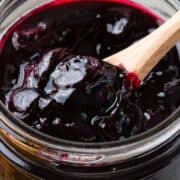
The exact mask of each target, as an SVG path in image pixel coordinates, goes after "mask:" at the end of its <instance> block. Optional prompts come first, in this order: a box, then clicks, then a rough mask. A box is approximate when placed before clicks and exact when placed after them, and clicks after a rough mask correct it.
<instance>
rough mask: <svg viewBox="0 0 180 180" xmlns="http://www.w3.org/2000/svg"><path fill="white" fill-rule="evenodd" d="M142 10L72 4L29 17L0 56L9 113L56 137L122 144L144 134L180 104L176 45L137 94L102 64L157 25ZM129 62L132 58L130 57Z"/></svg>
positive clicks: (0, 85) (0, 84)
mask: <svg viewBox="0 0 180 180" xmlns="http://www.w3.org/2000/svg"><path fill="white" fill-rule="evenodd" d="M158 22H159V21H158V19H157V18H156V17H155V16H152V15H151V14H150V13H147V12H146V11H142V10H141V11H140V9H137V8H134V7H131V6H129V5H123V4H118V3H112V2H111V3H108V2H104V3H102V2H101V3H98V2H96V3H90V2H88V3H82V2H81V3H70V4H64V5H61V6H56V7H51V8H49V9H46V10H44V11H42V12H39V13H36V14H35V15H33V16H30V17H28V18H27V19H26V20H24V21H23V22H22V23H19V24H18V25H17V26H16V27H15V28H14V29H13V32H11V33H10V35H9V36H8V38H7V40H6V42H5V43H4V45H3V48H2V53H1V55H0V59H1V61H0V67H1V71H0V98H1V100H2V101H3V102H4V104H5V105H6V107H7V108H8V109H9V110H10V111H11V112H12V113H13V114H14V116H15V117H16V118H18V119H20V120H22V121H23V122H24V123H26V124H28V125H29V126H31V127H32V128H34V129H37V130H39V131H41V132H44V133H46V134H49V135H52V136H54V137H58V138H62V139H66V140H73V141H81V142H105V141H114V140H123V139H126V138H129V137H131V136H134V135H136V134H139V133H142V132H144V131H147V130H148V129H150V128H152V127H154V126H155V125H157V124H159V123H160V122H162V121H163V120H164V119H165V118H167V117H168V116H169V115H170V114H171V113H172V112H173V111H174V110H175V109H176V108H177V107H178V106H179V105H180V94H179V91H180V62H179V56H178V51H177V49H176V48H173V49H172V50H171V51H170V52H169V53H168V54H167V55H166V56H165V57H164V59H163V60H162V61H161V62H160V64H159V65H158V66H157V67H155V68H154V69H153V71H152V72H151V73H150V74H149V76H148V77H147V78H146V79H145V81H144V82H142V85H141V87H140V88H139V89H137V90H136V91H134V90H129V89H128V88H127V87H126V83H125V76H126V74H125V73H124V72H123V71H122V70H120V69H118V68H116V67H113V66H111V65H108V64H106V63H103V62H102V61H101V59H103V58H105V57H107V56H109V55H111V54H113V53H115V52H118V51H120V50H121V49H123V48H125V47H127V46H129V45H130V44H132V43H134V42H135V41H137V40H138V39H140V38H142V37H143V36H145V35H147V34H148V33H150V32H152V31H153V30H154V29H155V28H157V27H158V25H159V23H158ZM131 61H133V59H131Z"/></svg>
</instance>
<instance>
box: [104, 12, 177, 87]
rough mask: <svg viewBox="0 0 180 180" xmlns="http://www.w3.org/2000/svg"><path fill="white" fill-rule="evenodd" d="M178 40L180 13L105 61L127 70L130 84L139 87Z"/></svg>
mask: <svg viewBox="0 0 180 180" xmlns="http://www.w3.org/2000/svg"><path fill="white" fill-rule="evenodd" d="M178 40H180V11H178V12H177V13H176V14H175V15H174V16H173V17H172V18H170V19H169V20H168V21H166V22H165V23H164V24H163V25H161V26H160V27H159V28H158V29H156V30H155V31H153V32H152V33H151V34H149V35H147V36H146V37H144V38H143V39H141V40H139V41H138V42H136V43H134V44H133V45H131V46H129V47H128V48H126V49H124V50H122V51H120V52H118V53H116V54H113V55H111V56H110V57H107V58H105V59H104V61H105V62H106V63H109V64H111V65H114V66H118V67H120V68H123V69H125V71H126V72H127V78H128V82H131V84H133V85H134V86H135V87H138V86H139V85H140V82H141V81H142V80H144V78H145V77H146V76H147V75H148V74H149V72H150V71H151V70H152V69H153V67H154V66H156V65H157V64H158V62H159V61H160V60H161V59H162V58H163V57H164V56H165V55H166V53H167V52H168V51H169V50H170V49H171V48H172V47H173V46H175V44H176V43H177V41H178Z"/></svg>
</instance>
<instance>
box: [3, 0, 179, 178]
mask: <svg viewBox="0 0 180 180" xmlns="http://www.w3.org/2000/svg"><path fill="white" fill-rule="evenodd" d="M72 1H73V0H66V1H65V2H72ZM82 1H83V0H82ZM92 1H93V0H92ZM51 2H52V0H38V1H37V0H24V1H19V0H9V1H8V0H4V1H2V2H1V4H0V40H2V39H3V37H4V36H5V35H6V33H7V30H8V29H9V28H10V27H11V26H12V25H13V24H14V23H15V22H16V21H17V20H18V19H19V18H20V17H22V15H25V14H28V13H29V12H31V11H32V10H33V9H35V8H37V7H40V6H42V5H45V4H47V3H51ZM59 2H60V0H59ZM61 2H63V1H61ZM134 2H137V3H140V4H141V5H144V6H145V7H147V8H148V9H150V10H151V11H153V12H155V13H157V14H159V15H160V16H162V17H163V18H169V17H170V16H172V15H173V14H174V13H175V12H176V11H177V10H178V9H180V2H179V1H173V0H169V1H167V0H159V1H158V2H157V0H152V1H149V0H134ZM179 115H180V109H177V111H176V112H175V113H174V114H172V115H171V116H170V117H169V118H167V120H165V121H164V122H163V123H161V124H160V125H159V126H157V127H155V128H153V129H151V130H149V131H147V132H146V133H143V134H141V135H138V136H137V137H134V138H132V139H130V140H127V141H124V142H118V141H116V142H111V143H97V144H93V143H92V144H84V143H75V142H70V141H64V140H59V139H56V138H52V137H49V136H47V135H43V134H41V133H39V132H36V131H34V130H32V129H30V128H29V127H27V126H26V125H24V124H23V123H22V122H20V121H18V120H17V119H14V117H12V115H11V113H9V112H8V111H7V110H6V108H5V107H4V105H3V104H2V103H0V140H1V141H0V151H1V154H0V160H1V164H0V178H1V177H2V178H3V179H5V180H6V179H8V178H9V179H11V178H12V179H41V178H42V179H59V178H60V177H61V178H62V179H66V180H68V179H80V178H82V179H93V178H94V179H111V178H112V179H120V178H121V179H122V180H124V179H125V180H126V179H127V180H131V179H140V178H141V179H158V180H169V179H173V180H176V179H177V180H178V179H179V177H180V174H179V172H180V158H179V151H180V140H179V129H180V118H179V117H180V116H179Z"/></svg>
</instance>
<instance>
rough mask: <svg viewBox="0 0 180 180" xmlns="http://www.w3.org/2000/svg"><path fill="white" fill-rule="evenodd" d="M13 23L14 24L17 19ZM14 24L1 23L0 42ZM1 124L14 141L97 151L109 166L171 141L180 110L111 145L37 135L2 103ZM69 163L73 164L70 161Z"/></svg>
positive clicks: (178, 128)
mask: <svg viewBox="0 0 180 180" xmlns="http://www.w3.org/2000/svg"><path fill="white" fill-rule="evenodd" d="M77 1H78V0H77ZM99 1H101V0H99ZM107 1H108V0H107ZM26 2H27V4H28V2H30V1H26ZM51 2H52V1H51V0H46V1H44V0H40V1H38V2H37V1H34V2H33V3H34V4H33V3H32V4H31V5H30V3H29V4H28V5H30V7H28V11H27V10H26V9H23V12H24V13H22V14H29V12H31V11H32V10H34V9H36V8H35V7H36V6H38V8H39V7H41V6H42V5H46V4H48V3H51ZM67 2H68V0H67ZM73 2H74V1H73ZM0 5H1V4H0ZM25 12H26V13H25ZM11 18H12V17H11ZM0 19H1V17H0ZM13 19H15V17H13ZM15 20H16V22H17V21H18V20H19V19H15ZM13 24H14V21H13V20H12V19H9V22H7V23H4V27H5V26H6V28H4V27H3V28H4V31H3V33H2V34H1V35H0V39H2V38H3V37H4V34H5V33H6V32H7V31H8V29H9V28H8V27H11V25H13ZM0 29H1V28H0ZM1 122H2V126H3V125H4V126H5V127H7V129H8V130H7V131H8V133H10V134H12V133H13V135H15V136H14V138H16V139H18V140H20V141H21V140H22V139H23V140H24V142H33V143H34V144H37V145H38V146H41V147H44V146H45V147H47V148H49V149H53V150H59V151H63V152H66V151H71V152H72V153H79V154H85V155H87V154H92V155H93V154H97V152H98V153H99V154H100V159H103V160H102V161H101V160H100V159H99V163H108V162H109V161H110V160H112V157H113V155H114V154H117V153H118V154H119V155H118V156H117V157H116V158H117V160H118V161H121V160H125V159H128V158H133V157H136V156H138V155H142V154H145V153H147V152H149V151H151V150H153V149H154V148H156V147H158V146H161V145H162V144H163V143H165V142H166V141H169V140H170V139H171V138H174V137H176V136H178V133H179V131H180V107H179V108H178V109H177V110H176V111H175V112H174V113H172V114H171V115H170V116H169V117H168V118H167V119H165V120H164V121H163V122H161V123H160V124H158V125H157V126H155V127H153V128H151V129H149V130H147V131H146V132H144V133H141V134H139V135H135V136H133V137H130V138H128V139H125V140H121V141H120V140H117V141H112V142H98V143H83V142H76V141H70V140H64V139H60V138H56V137H53V136H50V135H47V134H45V133H42V132H39V131H38V130H35V129H33V128H31V127H29V126H28V125H26V124H25V123H23V122H22V121H21V120H19V119H17V118H15V117H14V116H13V114H12V113H11V112H10V111H8V110H7V108H6V107H5V105H4V104H3V102H2V101H0V127H1ZM0 129H1V128H0ZM70 148H71V150H70ZM109 154H111V158H105V157H104V156H106V155H109ZM101 155H102V156H101ZM95 161H96V164H97V159H96V158H95V159H93V158H92V162H91V159H89V160H88V161H87V160H86V161H84V163H83V164H85V163H95ZM75 162H76V161H75ZM71 163H73V162H72V161H71Z"/></svg>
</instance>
